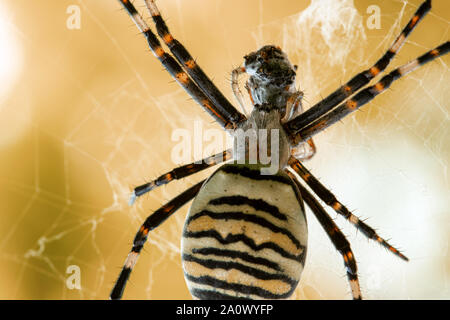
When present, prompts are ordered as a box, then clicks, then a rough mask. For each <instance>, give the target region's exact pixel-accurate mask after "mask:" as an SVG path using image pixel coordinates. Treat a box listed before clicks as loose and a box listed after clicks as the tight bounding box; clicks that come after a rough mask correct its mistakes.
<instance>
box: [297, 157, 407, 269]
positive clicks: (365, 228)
mask: <svg viewBox="0 0 450 320" xmlns="http://www.w3.org/2000/svg"><path fill="white" fill-rule="evenodd" d="M289 166H290V167H291V168H292V169H293V170H294V171H295V172H296V173H297V174H298V175H299V176H300V177H301V178H302V179H303V180H304V181H305V182H306V184H307V185H308V186H309V187H310V188H311V189H312V190H313V191H314V193H315V194H316V195H317V196H318V197H319V198H320V199H321V200H322V201H323V202H325V203H326V204H327V205H328V206H330V207H331V208H333V210H334V211H336V212H337V213H338V214H340V215H341V216H343V217H344V218H345V219H346V220H347V221H349V222H350V223H351V224H353V225H354V226H355V228H356V229H358V230H359V231H361V232H362V234H364V235H365V236H366V237H367V238H369V239H371V240H374V241H377V242H378V243H380V244H381V245H382V246H383V247H385V248H386V249H388V250H389V251H390V252H392V253H393V254H395V255H396V256H398V257H400V258H401V259H403V260H406V261H408V258H407V257H405V256H404V255H403V254H402V253H401V252H400V251H399V250H398V249H396V248H394V247H393V246H391V245H390V244H389V243H388V242H387V241H386V240H384V239H383V238H381V237H380V236H379V235H378V234H377V233H376V232H375V230H374V229H373V228H371V227H370V226H369V225H367V224H365V223H364V222H362V221H361V220H359V219H358V217H357V216H355V215H354V214H352V213H351V212H350V211H349V210H348V209H347V208H346V207H345V206H344V205H343V204H342V203H340V202H339V201H338V200H337V199H336V197H335V196H334V195H333V194H332V193H331V192H330V191H329V190H328V189H327V188H326V187H325V186H324V185H323V184H321V183H320V182H319V180H317V179H316V178H315V177H314V176H313V175H312V174H311V173H310V172H309V171H308V169H306V168H305V167H304V166H303V164H302V163H301V162H300V161H298V160H297V159H294V158H292V157H291V158H290V159H289Z"/></svg>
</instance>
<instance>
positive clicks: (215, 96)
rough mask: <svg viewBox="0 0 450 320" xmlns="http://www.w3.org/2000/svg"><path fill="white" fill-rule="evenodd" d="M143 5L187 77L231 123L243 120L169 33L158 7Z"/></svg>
mask: <svg viewBox="0 0 450 320" xmlns="http://www.w3.org/2000/svg"><path fill="white" fill-rule="evenodd" d="M145 4H146V6H147V8H148V10H149V11H150V14H151V15H152V18H153V21H154V23H155V26H156V30H157V32H158V34H159V36H160V37H161V39H162V40H163V41H164V43H165V44H166V45H167V46H168V48H169V49H170V51H171V52H172V54H173V55H174V56H175V58H176V59H177V60H178V62H179V63H180V65H182V66H183V68H184V70H186V71H187V73H188V74H189V76H190V77H191V78H192V79H193V80H194V82H195V83H196V84H197V85H198V86H199V87H200V89H201V90H202V91H203V92H204V93H205V94H206V95H207V96H208V97H209V98H210V99H211V100H212V102H213V103H214V105H215V106H217V107H218V108H219V109H221V110H223V111H224V113H226V114H227V115H228V117H229V118H230V120H231V121H232V122H236V123H237V122H240V121H242V120H244V119H245V116H244V115H243V114H241V113H240V112H239V111H237V110H236V108H235V107H234V106H233V105H232V104H231V103H230V102H229V101H228V100H227V98H225V97H224V95H223V94H222V93H221V92H220V90H219V89H218V88H217V87H216V86H215V85H214V83H213V82H212V81H211V80H210V79H209V77H208V76H207V75H206V74H205V73H204V72H203V70H202V68H200V66H199V65H198V64H197V63H196V62H195V61H194V59H193V58H192V56H191V54H190V53H189V52H188V51H187V50H186V48H185V47H184V46H183V45H182V44H181V43H180V42H179V41H178V40H177V39H175V38H174V37H173V36H172V34H171V33H170V31H169V28H168V27H167V25H166V23H165V21H164V19H163V18H162V16H161V13H160V12H159V9H158V7H157V6H156V3H155V1H154V0H145Z"/></svg>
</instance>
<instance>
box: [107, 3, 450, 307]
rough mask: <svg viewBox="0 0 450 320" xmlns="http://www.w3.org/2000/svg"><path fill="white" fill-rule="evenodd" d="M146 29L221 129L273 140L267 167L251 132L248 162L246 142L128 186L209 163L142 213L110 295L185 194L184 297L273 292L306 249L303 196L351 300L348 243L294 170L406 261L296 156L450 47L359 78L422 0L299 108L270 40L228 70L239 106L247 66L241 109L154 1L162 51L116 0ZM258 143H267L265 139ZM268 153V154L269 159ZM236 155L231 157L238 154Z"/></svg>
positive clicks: (288, 290) (294, 276)
mask: <svg viewBox="0 0 450 320" xmlns="http://www.w3.org/2000/svg"><path fill="white" fill-rule="evenodd" d="M119 1H120V2H121V4H122V5H123V7H124V8H125V9H126V11H127V12H128V13H129V15H130V16H131V18H132V19H133V20H134V22H135V24H136V25H137V27H138V28H139V30H140V31H141V32H142V34H143V35H144V36H145V37H146V39H147V41H148V44H149V46H150V49H151V50H152V52H153V53H154V55H155V56H156V57H157V58H158V59H159V61H160V62H161V63H162V65H163V66H164V67H165V68H166V69H167V71H168V72H169V73H170V74H171V75H172V76H173V77H174V79H175V80H176V81H177V82H178V83H179V84H180V85H181V86H182V87H183V88H184V89H185V90H186V91H187V93H188V94H189V95H190V96H191V97H192V98H193V99H194V100H195V101H196V102H197V103H198V104H199V105H201V106H202V107H203V108H204V109H205V110H206V111H207V112H208V113H209V114H210V115H211V116H212V117H213V118H214V120H216V121H217V122H218V123H219V124H220V125H222V126H223V128H225V129H228V130H230V131H231V132H233V133H234V135H235V139H237V138H239V134H238V132H244V131H245V130H250V129H253V130H261V129H265V130H268V131H271V132H276V133H277V135H276V138H273V136H271V140H270V139H269V140H266V141H265V142H266V143H268V144H269V145H274V144H276V145H277V146H278V147H279V149H278V152H276V154H271V164H272V163H274V162H275V160H276V163H277V166H276V170H275V171H274V172H272V173H271V174H263V169H267V166H266V165H264V164H263V163H262V161H261V158H260V150H259V149H260V148H262V141H260V140H258V142H257V143H258V145H257V148H256V149H257V150H258V152H257V156H256V162H254V163H251V162H250V161H249V154H248V153H249V150H250V149H249V146H248V145H247V144H245V145H244V147H243V148H242V149H240V150H238V151H237V152H236V148H235V149H234V150H233V151H232V150H226V151H224V152H223V153H220V154H217V155H212V156H210V157H208V158H206V159H203V161H202V162H201V163H192V164H188V165H184V166H181V167H178V168H176V169H174V170H172V171H170V172H168V173H166V174H164V175H162V176H160V177H159V178H157V179H156V180H154V181H151V182H149V183H146V184H144V185H142V186H139V187H137V188H135V190H134V192H133V195H132V199H131V200H130V201H131V203H132V202H133V201H134V200H135V198H136V197H139V196H141V195H143V194H144V193H147V192H149V191H151V190H152V189H154V188H156V187H157V186H160V185H163V184H166V183H169V182H170V181H172V180H175V179H182V178H184V177H186V176H189V175H192V174H194V173H197V172H199V171H202V170H204V169H206V168H209V167H212V166H214V165H217V164H219V163H223V162H226V161H228V160H232V161H231V162H230V163H227V164H223V165H222V166H221V167H220V168H219V169H217V170H216V171H215V172H214V173H213V174H212V175H211V176H210V177H209V178H208V179H206V180H204V181H201V182H199V183H197V184H196V185H194V186H192V187H191V188H189V189H187V190H186V191H184V192H183V193H181V194H180V195H178V196H176V197H175V198H174V199H172V200H171V201H169V202H168V203H166V204H165V205H163V206H162V207H161V208H160V209H158V210H157V211H155V212H154V213H152V214H151V215H150V216H149V217H148V218H147V219H146V220H145V222H144V223H143V224H142V226H141V228H140V229H139V231H138V232H137V234H136V237H135V239H134V242H133V247H132V249H131V252H130V253H129V255H128V257H127V259H126V261H125V265H124V266H123V269H122V271H121V273H120V275H119V278H118V280H117V282H116V284H115V286H114V288H113V290H112V292H111V298H112V299H120V298H121V297H122V294H123V291H124V288H125V285H126V282H127V280H128V278H129V276H130V273H131V270H132V269H133V267H134V265H135V264H136V261H137V259H138V256H139V253H140V252H141V250H142V248H143V246H144V244H145V242H146V240H147V236H148V233H149V232H150V231H151V230H153V229H155V228H156V227H158V226H159V225H160V224H161V223H163V222H164V221H165V220H166V219H167V218H169V217H170V216H171V215H172V214H173V213H174V212H175V211H177V210H178V209H179V208H180V207H182V206H183V205H184V204H186V203H187V202H189V201H190V200H192V199H194V201H193V203H192V206H191V208H190V210H189V213H188V216H187V219H186V222H185V226H184V231H183V237H182V263H183V270H184V274H185V279H186V282H187V284H188V287H189V290H190V292H191V294H192V296H193V297H195V298H199V299H261V298H268V299H281V298H288V297H289V296H290V295H291V294H292V293H293V292H294V290H295V288H296V286H297V284H298V282H299V280H300V276H301V273H302V270H303V266H304V263H305V258H306V249H307V234H308V231H307V230H308V229H307V224H306V217H305V213H304V212H305V210H304V205H303V201H305V202H306V204H307V205H308V206H309V207H310V208H311V210H312V212H313V213H314V215H315V216H316V218H317V219H318V221H319V222H320V224H321V225H322V227H323V228H324V230H325V231H326V233H327V234H328V236H329V238H330V240H331V242H332V243H333V245H334V246H335V248H336V249H337V250H338V251H339V253H340V254H341V255H342V257H343V260H344V265H345V267H346V271H347V277H348V281H349V284H350V288H351V292H352V295H353V298H354V299H361V292H360V286H359V282H358V276H357V267H356V261H355V258H354V255H353V253H352V250H351V248H350V244H349V242H348V241H347V239H346V238H345V236H344V235H343V234H342V232H341V231H340V230H339V228H338V227H337V226H336V224H335V223H334V222H333V220H332V219H331V218H330V216H329V215H328V214H327V213H326V211H325V210H324V209H323V208H322V206H321V205H320V204H319V202H318V201H317V200H316V198H315V196H313V195H312V194H311V193H310V192H309V191H308V190H307V189H306V188H305V187H304V186H303V185H302V184H301V183H300V182H299V180H298V179H297V176H296V175H294V172H295V173H296V174H298V176H300V177H301V178H302V180H303V181H304V183H306V184H307V185H308V186H309V187H310V188H311V190H312V191H313V192H314V193H315V194H316V196H317V197H319V198H320V199H321V200H323V201H324V202H325V203H326V204H327V205H328V206H331V207H332V208H333V209H334V210H335V211H336V212H337V213H338V214H339V215H342V216H343V217H344V218H345V219H347V220H348V221H349V222H350V223H351V224H353V226H354V227H355V228H357V229H358V230H359V231H361V232H362V233H363V234H364V235H365V236H366V237H367V238H369V239H372V240H374V241H376V242H379V243H380V244H381V245H382V246H384V247H386V248H387V249H388V250H390V251H391V252H392V253H393V254H395V255H397V256H398V257H400V258H401V259H403V260H406V261H407V260H408V259H407V258H406V257H405V256H404V255H403V254H402V253H400V252H399V251H398V250H397V249H395V248H394V247H392V246H391V245H390V244H389V243H388V242H386V241H385V240H384V239H383V238H381V237H380V236H379V235H378V234H377V233H376V232H375V231H374V230H373V229H372V228H371V227H370V226H368V225H367V224H365V223H364V222H362V221H361V220H359V219H358V218H357V217H356V216H355V215H353V214H352V213H351V212H350V211H349V210H348V209H347V208H346V207H345V206H343V205H342V204H341V203H340V202H339V201H338V200H337V199H336V197H335V196H334V195H333V194H332V193H331V192H330V191H328V190H327V188H325V187H324V186H323V185H322V184H321V183H320V182H319V181H318V180H317V179H316V178H315V177H314V176H313V175H312V174H311V173H310V172H309V171H308V170H307V169H306V168H305V167H304V166H303V164H302V162H301V161H300V160H305V159H308V158H310V157H311V156H313V155H314V153H315V146H314V143H313V141H312V140H311V138H312V136H313V135H315V134H317V133H318V132H320V131H322V130H323V129H325V128H327V127H328V126H330V125H332V124H333V123H335V122H336V121H338V120H340V119H342V118H343V117H345V116H346V115H348V114H349V113H351V112H353V111H355V110H357V109H358V108H360V107H361V106H363V105H364V104H366V103H368V102H369V101H371V100H372V99H373V98H375V96H377V95H378V94H380V93H382V92H384V91H385V90H386V89H387V88H388V87H389V86H390V85H391V84H392V82H394V81H395V80H397V79H399V78H401V77H402V76H404V75H406V74H407V73H409V72H411V71H413V70H415V69H416V68H418V67H419V66H421V65H423V64H425V63H427V62H429V61H432V60H434V59H436V58H437V57H440V56H442V55H444V54H446V53H448V51H449V49H450V44H449V42H445V43H443V44H441V45H440V46H438V47H436V48H435V49H433V50H431V51H429V52H426V53H425V54H423V55H422V56H420V57H418V58H417V59H415V60H413V61H411V62H409V63H407V64H405V65H403V66H401V67H399V68H397V69H395V70H393V71H391V72H390V73H388V74H386V75H385V76H384V77H382V78H381V80H379V81H378V82H376V83H375V84H374V85H372V86H366V85H368V84H369V82H370V81H371V80H372V79H373V78H375V77H376V76H377V75H379V74H381V73H383V72H384V70H385V69H386V67H387V66H388V65H389V63H390V61H391V60H392V59H393V57H394V56H395V55H396V54H397V52H398V51H399V50H400V48H401V47H402V45H403V44H404V42H405V40H406V38H407V37H408V35H409V34H410V32H411V31H412V30H413V29H414V28H415V27H416V26H417V24H418V23H419V21H420V20H421V19H422V18H423V17H424V16H425V15H426V13H427V12H428V11H429V10H430V9H431V1H430V0H428V1H425V2H424V3H422V5H421V6H420V7H419V8H418V10H417V11H416V13H415V14H414V16H413V17H412V19H411V20H410V21H409V22H408V24H407V25H406V26H405V27H404V29H403V30H402V32H401V34H400V35H399V36H398V37H397V38H396V40H395V41H394V43H393V44H392V45H391V47H390V48H389V49H388V50H387V52H386V53H385V54H384V55H383V56H382V57H381V58H380V59H379V60H378V61H377V62H376V63H375V64H374V65H373V66H372V67H370V68H369V69H367V70H365V71H363V72H361V73H359V74H357V75H356V76H355V77H353V78H352V79H351V80H350V81H348V82H347V83H345V84H344V85H343V86H341V87H340V88H338V89H337V90H336V91H334V92H333V93H332V94H330V95H329V96H327V97H326V98H325V99H323V100H322V101H320V102H319V103H317V104H316V105H314V106H313V107H311V108H310V109H309V110H307V111H305V112H303V110H302V105H301V101H302V96H303V95H302V92H300V91H298V90H296V88H295V76H296V69H297V67H296V66H293V65H292V64H291V63H290V62H289V60H288V58H287V56H286V54H285V53H283V51H282V50H281V49H280V48H279V47H276V46H271V45H268V46H264V47H262V48H261V49H259V50H258V51H256V52H252V53H250V54H249V55H247V56H245V57H244V59H245V62H244V64H243V66H242V67H239V68H237V69H235V70H233V72H232V89H233V92H234V94H235V95H236V97H237V100H238V102H239V104H241V106H242V105H243V102H242V101H243V100H242V93H241V91H240V90H239V86H238V81H237V80H238V77H239V76H240V75H242V74H243V73H247V74H248V75H249V80H248V81H247V83H246V88H247V90H248V93H249V95H250V98H251V100H252V103H253V110H252V112H251V114H250V115H248V116H246V115H245V114H244V113H241V112H240V111H238V110H237V109H236V108H235V107H234V106H233V105H232V104H231V103H230V102H228V100H227V99H226V98H225V97H224V96H223V95H222V93H221V92H220V91H219V90H218V89H217V87H216V86H215V85H214V84H213V83H212V82H211V80H210V79H209V78H208V77H207V76H206V75H205V73H204V72H203V71H202V69H201V68H200V66H199V65H198V64H197V63H196V62H195V61H194V59H193V58H192V57H191V55H190V54H189V52H188V51H187V50H186V48H185V47H184V46H183V45H182V44H181V43H180V42H179V41H177V40H176V39H175V38H174V37H173V36H172V34H171V33H170V32H169V29H168V27H167V25H166V24H165V22H164V20H163V18H162V17H161V14H160V12H159V10H158V8H157V6H156V4H155V2H154V0H145V4H146V6H147V8H148V10H149V12H150V14H151V16H152V18H153V21H154V23H155V26H156V30H157V33H158V35H159V38H160V39H161V40H162V41H163V42H164V43H165V45H166V46H167V47H168V48H169V50H170V52H171V53H168V52H166V51H164V49H163V48H162V47H161V44H160V41H159V40H158V37H157V36H156V35H155V34H154V33H153V32H152V31H151V29H150V28H149V26H148V25H147V24H146V23H145V21H144V19H143V17H142V16H141V15H140V14H139V13H138V12H137V11H136V9H135V7H134V5H133V4H132V3H131V2H130V1H128V0H119ZM266 147H267V146H266ZM274 159H275V160H274ZM239 161H240V162H239Z"/></svg>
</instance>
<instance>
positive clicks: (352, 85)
mask: <svg viewBox="0 0 450 320" xmlns="http://www.w3.org/2000/svg"><path fill="white" fill-rule="evenodd" d="M430 9H431V0H427V1H425V2H424V3H422V5H421V6H420V7H419V8H418V9H417V11H416V13H415V14H414V16H413V17H412V18H411V20H410V21H409V22H408V24H407V25H406V26H405V28H404V29H403V30H402V32H401V33H400V35H399V36H398V37H397V39H395V41H394V43H393V44H392V45H391V46H390V48H389V49H388V51H387V52H386V53H385V54H384V55H383V56H382V57H381V58H380V59H379V60H378V61H377V62H376V63H375V64H374V65H373V66H372V67H370V68H369V69H367V70H365V71H363V72H361V73H359V74H357V75H356V76H355V77H353V78H352V79H351V80H350V81H348V82H347V83H346V84H344V85H343V86H341V87H340V88H338V89H337V90H336V91H335V92H333V93H331V94H330V95H329V96H327V97H326V98H325V99H323V100H322V101H320V102H318V103H317V104H315V105H314V106H312V107H311V108H310V109H308V110H306V111H305V112H304V113H302V114H301V115H299V116H298V117H296V118H295V119H293V120H291V121H289V122H288V123H286V125H285V127H286V129H287V130H288V131H289V132H296V131H298V130H300V129H301V128H303V127H304V126H306V125H307V124H308V123H310V122H311V121H313V120H315V119H317V118H318V117H320V116H322V115H324V114H325V113H327V112H328V111H330V110H331V109H333V108H334V107H335V106H337V105H338V104H339V103H341V102H342V101H344V100H345V99H347V98H348V97H350V96H351V95H352V94H354V93H355V92H356V91H358V90H359V89H361V88H362V87H363V86H365V85H366V84H368V83H369V82H370V81H371V80H372V79H373V78H374V77H375V76H377V75H378V74H380V73H381V72H383V71H384V70H385V69H386V67H387V66H388V65H389V63H390V62H391V60H392V59H393V58H394V57H395V55H396V54H397V53H398V51H399V50H400V48H401V47H402V46H403V44H404V42H405V40H406V38H407V37H408V35H409V34H410V33H411V31H412V30H413V29H414V28H415V27H416V26H417V24H418V23H419V21H420V20H422V18H423V17H424V16H425V15H426V14H427V12H428V11H430Z"/></svg>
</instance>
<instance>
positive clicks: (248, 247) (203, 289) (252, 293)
mask: <svg viewBox="0 0 450 320" xmlns="http://www.w3.org/2000/svg"><path fill="white" fill-rule="evenodd" d="M307 235H308V234H307V225H306V218H305V215H304V208H303V202H302V200H301V197H300V193H299V191H298V188H297V186H296V185H295V184H294V182H293V181H292V180H291V178H290V177H289V176H288V175H287V174H286V173H284V172H283V171H279V172H278V173H277V174H275V175H261V173H260V168H259V166H258V165H236V164H227V165H224V166H222V167H221V168H219V169H218V170H217V171H216V172H215V173H214V174H213V175H212V176H211V177H210V178H209V179H208V180H207V181H206V182H205V184H204V185H203V186H202V189H201V190H200V192H199V194H198V195H197V197H196V198H195V199H194V202H193V204H192V206H191V208H190V211H189V214H188V217H187V219H186V223H185V226H184V232H183V238H182V260H183V270H184V273H185V279H186V282H187V284H188V288H189V291H190V292H191V294H192V296H193V297H195V298H198V299H239V298H242V299H285V298H288V297H289V296H291V295H292V293H293V291H294V290H295V288H296V286H297V284H298V281H299V280H300V276H301V273H302V270H303V265H304V261H305V257H306V245H307Z"/></svg>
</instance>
